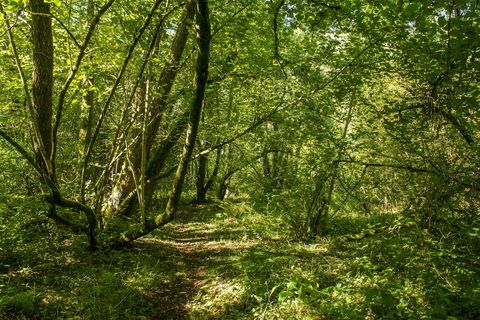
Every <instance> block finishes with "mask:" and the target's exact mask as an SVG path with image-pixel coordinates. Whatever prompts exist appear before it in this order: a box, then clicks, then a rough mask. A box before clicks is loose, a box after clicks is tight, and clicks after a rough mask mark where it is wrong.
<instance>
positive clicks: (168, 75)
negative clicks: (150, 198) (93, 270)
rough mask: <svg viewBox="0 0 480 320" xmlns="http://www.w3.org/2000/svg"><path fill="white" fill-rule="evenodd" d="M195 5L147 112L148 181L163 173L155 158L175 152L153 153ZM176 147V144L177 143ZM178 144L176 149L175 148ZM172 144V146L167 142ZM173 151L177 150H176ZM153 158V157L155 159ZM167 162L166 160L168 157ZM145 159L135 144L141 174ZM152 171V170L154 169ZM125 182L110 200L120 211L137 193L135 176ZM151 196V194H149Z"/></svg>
mask: <svg viewBox="0 0 480 320" xmlns="http://www.w3.org/2000/svg"><path fill="white" fill-rule="evenodd" d="M194 4H195V3H194V1H193V0H189V1H188V2H187V4H186V7H185V11H184V13H183V15H182V18H181V22H180V25H179V26H178V29H177V32H176V34H175V37H174V39H173V42H172V44H171V46H170V51H169V60H168V62H167V64H166V65H165V67H164V69H163V71H162V74H161V75H160V78H159V80H158V86H157V88H158V89H157V90H158V91H159V94H157V95H154V98H153V100H152V102H151V103H149V110H147V114H148V117H147V118H146V121H147V124H148V125H147V127H146V129H145V130H146V132H145V141H144V143H143V144H144V148H145V153H146V162H147V164H148V166H147V178H148V172H149V171H152V170H153V171H155V173H158V172H160V170H161V169H162V167H161V166H159V165H158V164H157V165H152V164H151V163H152V161H151V158H152V157H153V158H158V157H163V154H157V152H164V151H166V152H167V153H166V155H168V153H169V152H170V150H171V148H167V149H158V148H157V150H156V151H155V152H152V146H153V144H154V141H155V137H156V135H157V132H158V130H159V128H160V123H161V120H162V115H163V113H164V112H165V110H166V109H168V108H167V107H168V104H169V101H168V99H169V97H170V93H171V90H172V87H173V84H174V82H175V79H176V77H177V74H178V72H179V70H180V62H181V58H182V56H183V52H184V50H185V45H186V43H187V39H188V34H189V30H190V28H191V20H192V18H193V16H194V13H195V9H194ZM175 143H176V141H175ZM175 143H174V144H173V145H175ZM167 144H168V142H167ZM172 147H173V146H172ZM152 154H153V155H152ZM165 158H166V156H165ZM141 159H142V142H141V141H139V142H138V143H135V144H134V146H133V148H132V151H131V162H132V166H133V167H134V168H135V170H138V171H140V166H141ZM150 168H152V169H150ZM122 176H123V177H124V178H123V179H122V181H120V182H119V183H118V184H117V185H116V186H115V188H114V190H115V194H112V197H111V199H110V206H113V207H114V208H115V207H117V206H118V205H119V204H120V203H121V202H122V201H125V199H127V197H128V196H129V194H131V192H132V191H133V190H135V183H134V179H133V176H132V174H131V173H130V172H128V171H126V172H124V173H123V175H122ZM147 193H148V191H147Z"/></svg>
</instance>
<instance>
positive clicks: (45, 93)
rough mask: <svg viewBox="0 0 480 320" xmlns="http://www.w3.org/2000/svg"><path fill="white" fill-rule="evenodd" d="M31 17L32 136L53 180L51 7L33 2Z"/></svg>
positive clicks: (36, 150) (43, 167)
mask: <svg viewBox="0 0 480 320" xmlns="http://www.w3.org/2000/svg"><path fill="white" fill-rule="evenodd" d="M29 6H30V11H31V15H32V28H31V29H32V44H33V74H32V100H33V106H32V120H33V122H34V127H35V128H36V129H37V130H36V132H35V133H34V137H33V147H34V150H35V156H36V160H37V162H38V164H39V166H40V167H41V168H42V170H44V172H45V174H46V175H47V177H46V178H47V179H53V177H54V167H53V165H52V163H51V156H52V95H53V36H52V18H51V15H50V4H49V3H46V2H45V1H43V0H30V1H29Z"/></svg>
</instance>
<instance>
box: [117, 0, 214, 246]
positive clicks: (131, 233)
mask: <svg viewBox="0 0 480 320" xmlns="http://www.w3.org/2000/svg"><path fill="white" fill-rule="evenodd" d="M195 16H196V23H197V28H196V30H197V46H198V54H197V61H196V69H195V82H194V86H195V90H194V91H195V92H194V96H193V100H192V104H191V107H190V114H189V117H188V124H187V134H186V139H185V144H184V147H183V152H182V156H181V159H180V162H179V164H178V167H177V170H176V174H175V178H174V181H173V187H172V191H171V194H170V197H169V199H168V202H167V206H166V208H165V211H164V212H162V213H160V214H158V215H157V216H156V217H155V219H154V220H153V221H152V220H149V219H147V220H146V221H145V225H143V226H142V228H140V229H139V228H132V229H130V230H128V231H126V232H123V233H122V234H121V235H120V236H119V237H117V238H115V239H113V240H114V243H113V244H112V245H113V246H114V247H122V246H123V245H125V244H126V243H128V242H131V241H133V240H135V239H138V238H139V237H142V236H144V235H146V234H148V233H150V232H151V231H152V230H154V229H156V228H158V227H160V226H162V225H164V224H167V223H168V222H170V221H172V220H173V219H174V217H175V213H176V211H177V208H178V203H179V200H180V196H181V194H182V189H183V182H184V180H185V175H186V173H187V169H188V165H189V163H190V160H191V157H192V153H193V149H194V147H195V140H196V138H197V133H198V127H199V123H200V115H201V113H202V108H203V104H204V97H205V89H206V85H207V80H208V63H209V57H210V38H211V32H210V19H209V13H208V1H207V0H196V15H195ZM147 171H148V169H147Z"/></svg>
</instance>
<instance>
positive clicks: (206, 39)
mask: <svg viewBox="0 0 480 320" xmlns="http://www.w3.org/2000/svg"><path fill="white" fill-rule="evenodd" d="M196 11H197V12H196V20H197V25H198V30H197V45H198V56H197V67H196V70H195V94H194V97H193V101H192V107H191V110H190V119H189V122H188V129H187V137H186V140H185V145H184V148H183V153H182V158H181V160H180V163H179V165H178V168H177V173H176V175H175V179H174V182H173V190H172V194H171V196H170V198H169V199H168V203H167V208H166V209H165V213H164V214H162V215H161V217H160V221H161V220H166V221H169V220H172V219H173V218H174V216H175V213H176V211H177V207H178V202H179V200H180V195H181V194H182V189H183V181H184V180H185V175H186V173H187V169H188V164H189V162H190V157H191V156H192V153H193V149H194V147H195V140H196V139H197V132H198V127H199V124H200V116H201V114H202V107H203V103H204V98H205V89H206V86H207V80H208V61H209V56H210V37H211V32H210V19H209V15H208V1H207V0H197V8H196Z"/></svg>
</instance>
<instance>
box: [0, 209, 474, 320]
mask: <svg viewBox="0 0 480 320" xmlns="http://www.w3.org/2000/svg"><path fill="white" fill-rule="evenodd" d="M372 219H373V220H374V221H376V222H377V223H376V224H372ZM22 221H23V220H22ZM14 222H15V217H14V216H10V217H9V218H8V219H7V218H4V219H3V220H2V223H1V225H2V227H3V228H4V229H3V231H4V234H5V235H6V236H5V237H4V238H3V242H1V243H0V244H2V247H0V248H1V249H2V251H0V258H1V259H2V260H0V268H1V270H0V271H2V272H3V274H2V275H1V279H0V280H1V281H0V318H3V319H62V318H65V319H395V318H404V319H405V318H407V319H421V318H423V319H435V318H436V319H447V318H448V319H475V318H476V317H477V316H479V315H480V313H479V312H480V309H479V308H480V307H479V302H480V301H479V300H480V298H479V297H480V291H479V285H478V284H479V276H478V275H479V273H478V270H479V268H478V267H479V264H478V259H467V258H466V257H465V256H459V255H455V252H456V251H454V250H453V249H452V250H450V248H442V246H445V245H446V242H445V241H438V240H435V238H433V237H431V236H429V234H428V233H427V231H425V230H423V229H422V228H420V227H419V226H418V225H417V224H416V222H414V221H412V220H408V219H404V218H399V217H393V216H385V217H382V218H380V217H373V218H372V217H370V218H369V217H357V218H356V219H352V218H351V217H350V218H349V219H344V220H342V219H341V218H338V220H336V223H338V224H339V225H341V224H343V226H342V228H341V230H342V233H343V234H342V235H340V234H333V235H331V236H325V237H322V238H318V239H315V240H314V241H309V242H305V241H300V240H293V238H292V236H291V233H290V232H289V231H288V226H287V225H286V224H285V223H283V222H282V219H281V217H278V216H277V217H275V216H274V215H272V216H267V214H266V213H259V212H258V211H256V210H254V209H253V208H252V207H250V206H249V205H247V204H245V203H224V204H215V205H208V206H203V207H196V208H187V209H185V210H182V211H181V212H180V214H179V215H178V218H177V219H176V220H175V221H174V222H173V223H171V224H169V225H167V226H165V227H164V228H162V229H160V230H158V231H156V232H154V233H153V234H151V235H150V236H148V237H145V238H142V239H140V240H137V241H136V242H135V243H133V246H132V247H131V248H127V249H124V250H121V251H115V250H112V251H99V252H96V253H93V254H92V253H90V252H88V250H85V248H84V246H85V244H86V243H85V241H78V239H77V238H73V239H72V237H70V236H68V234H67V233H66V232H59V231H58V230H57V227H56V226H54V225H52V224H51V223H50V222H48V221H47V220H42V219H40V218H38V217H37V218H34V217H32V218H31V220H30V221H27V222H23V225H21V226H18V228H19V230H11V228H8V229H7V227H6V226H8V223H10V224H12V223H14ZM10 227H11V226H10ZM13 235H17V238H15V239H10V240H9V243H13V244H12V246H11V247H10V248H8V247H6V240H5V239H8V237H9V236H11V237H13ZM450 243H451V242H450ZM439 249H442V250H439Z"/></svg>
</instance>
